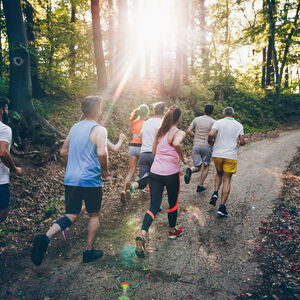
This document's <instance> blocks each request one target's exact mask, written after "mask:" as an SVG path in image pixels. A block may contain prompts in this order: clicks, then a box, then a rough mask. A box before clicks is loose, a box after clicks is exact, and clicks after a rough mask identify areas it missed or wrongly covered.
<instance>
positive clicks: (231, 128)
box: [212, 118, 244, 160]
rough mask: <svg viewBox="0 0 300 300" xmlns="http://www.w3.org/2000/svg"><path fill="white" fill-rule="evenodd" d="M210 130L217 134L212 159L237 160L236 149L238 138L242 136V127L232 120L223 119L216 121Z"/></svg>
mask: <svg viewBox="0 0 300 300" xmlns="http://www.w3.org/2000/svg"><path fill="white" fill-rule="evenodd" d="M212 129H215V130H216V131H217V132H218V133H217V138H216V141H215V144H214V149H213V154H212V157H220V158H228V159H233V160H237V153H236V147H237V143H238V139H239V136H241V135H244V128H243V125H242V124H241V123H239V122H238V121H236V120H235V119H233V118H224V119H221V120H218V121H216V122H215V123H214V125H213V127H212Z"/></svg>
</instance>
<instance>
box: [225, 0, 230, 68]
mask: <svg viewBox="0 0 300 300" xmlns="http://www.w3.org/2000/svg"><path fill="white" fill-rule="evenodd" d="M225 18H226V21H225V22H226V25H225V26H226V32H225V63H226V66H225V67H226V70H227V71H229V48H230V32H229V0H226V8H225Z"/></svg>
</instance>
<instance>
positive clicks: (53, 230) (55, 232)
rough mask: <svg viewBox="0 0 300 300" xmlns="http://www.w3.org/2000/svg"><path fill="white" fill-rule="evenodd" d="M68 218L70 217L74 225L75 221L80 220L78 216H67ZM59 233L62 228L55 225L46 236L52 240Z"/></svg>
mask: <svg viewBox="0 0 300 300" xmlns="http://www.w3.org/2000/svg"><path fill="white" fill-rule="evenodd" d="M66 217H68V218H69V219H70V220H71V221H72V224H73V223H74V221H76V220H77V219H78V215H70V214H66ZM59 232H61V228H60V226H59V225H58V224H56V223H54V224H53V225H52V226H51V227H50V229H49V230H48V231H47V233H46V235H47V237H48V238H49V239H51V238H52V237H53V236H54V235H56V234H57V233H59Z"/></svg>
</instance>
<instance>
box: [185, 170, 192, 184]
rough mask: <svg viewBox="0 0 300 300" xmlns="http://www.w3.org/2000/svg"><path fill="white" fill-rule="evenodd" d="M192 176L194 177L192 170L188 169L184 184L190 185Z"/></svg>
mask: <svg viewBox="0 0 300 300" xmlns="http://www.w3.org/2000/svg"><path fill="white" fill-rule="evenodd" d="M191 176H192V169H191V168H187V169H186V171H185V175H184V182H185V183H186V184H189V183H190V181H191Z"/></svg>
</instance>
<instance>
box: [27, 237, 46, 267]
mask: <svg viewBox="0 0 300 300" xmlns="http://www.w3.org/2000/svg"><path fill="white" fill-rule="evenodd" d="M41 248H43V241H42V238H41V237H35V238H34V240H33V249H32V252H31V255H30V257H31V261H32V262H33V263H34V264H35V265H36V266H39V265H41V263H42V261H43V257H44V254H45V252H46V251H43V250H42V249H41Z"/></svg>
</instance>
